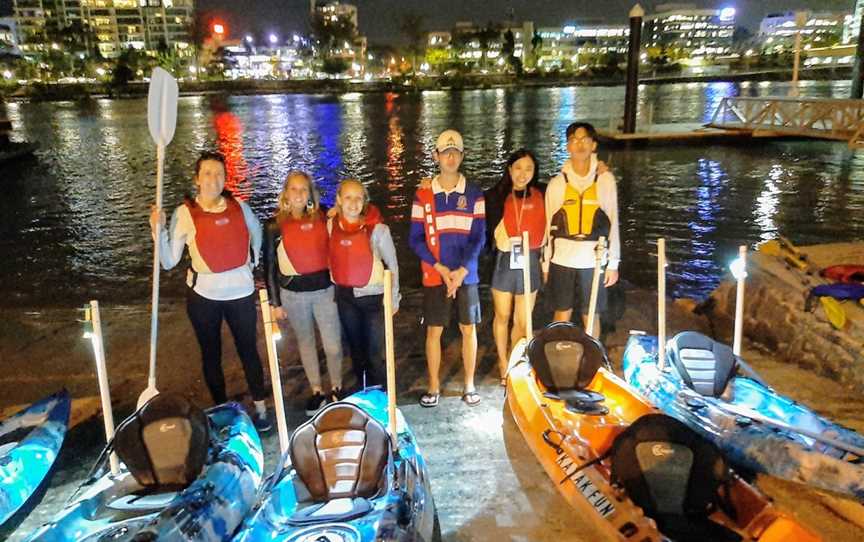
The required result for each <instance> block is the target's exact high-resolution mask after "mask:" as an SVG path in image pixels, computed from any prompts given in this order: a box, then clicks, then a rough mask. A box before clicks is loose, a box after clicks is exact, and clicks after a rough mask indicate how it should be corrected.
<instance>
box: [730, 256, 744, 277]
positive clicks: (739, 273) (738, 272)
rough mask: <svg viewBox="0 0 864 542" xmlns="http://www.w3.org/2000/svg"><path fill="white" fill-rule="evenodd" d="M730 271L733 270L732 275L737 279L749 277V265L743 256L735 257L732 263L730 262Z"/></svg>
mask: <svg viewBox="0 0 864 542" xmlns="http://www.w3.org/2000/svg"><path fill="white" fill-rule="evenodd" d="M729 271H731V272H732V276H733V277H735V280H741V279H745V278H747V265H746V264H745V263H744V260H742V259H741V258H735V259H734V260H732V263H730V264H729Z"/></svg>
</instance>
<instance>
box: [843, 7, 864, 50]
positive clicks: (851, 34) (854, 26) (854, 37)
mask: <svg viewBox="0 0 864 542" xmlns="http://www.w3.org/2000/svg"><path fill="white" fill-rule="evenodd" d="M862 16H864V0H855V5H854V6H853V9H852V21H851V22H850V24H849V25H848V26H847V27H846V31H845V32H844V34H843V43H850V42H853V41H854V42H856V43H857V42H858V34H859V33H860V32H861V17H862Z"/></svg>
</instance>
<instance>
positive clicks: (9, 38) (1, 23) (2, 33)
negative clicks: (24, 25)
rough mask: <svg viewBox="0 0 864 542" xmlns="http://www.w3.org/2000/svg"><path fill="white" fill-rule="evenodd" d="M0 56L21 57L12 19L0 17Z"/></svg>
mask: <svg viewBox="0 0 864 542" xmlns="http://www.w3.org/2000/svg"><path fill="white" fill-rule="evenodd" d="M0 56H21V50H20V49H19V48H18V29H17V25H16V24H15V19H13V18H12V17H0Z"/></svg>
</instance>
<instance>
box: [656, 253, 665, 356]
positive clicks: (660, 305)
mask: <svg viewBox="0 0 864 542" xmlns="http://www.w3.org/2000/svg"><path fill="white" fill-rule="evenodd" d="M657 366H658V367H659V368H660V371H661V372H662V371H663V369H664V367H665V366H666V239H664V238H662V237H661V238H659V239H657Z"/></svg>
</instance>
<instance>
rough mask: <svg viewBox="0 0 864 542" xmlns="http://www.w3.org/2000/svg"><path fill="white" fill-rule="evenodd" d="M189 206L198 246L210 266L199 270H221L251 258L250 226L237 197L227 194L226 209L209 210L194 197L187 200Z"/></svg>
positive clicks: (238, 265)
mask: <svg viewBox="0 0 864 542" xmlns="http://www.w3.org/2000/svg"><path fill="white" fill-rule="evenodd" d="M185 205H186V207H187V208H188V209H189V214H190V215H191V216H192V222H193V223H194V224H195V246H196V247H197V249H198V253H199V254H200V255H201V259H202V260H204V263H206V264H207V267H208V269H194V265H193V269H194V270H195V271H196V272H199V273H201V272H210V273H221V272H223V271H228V270H229V269H235V268H237V267H240V266H242V265H246V264H247V263H248V262H249V256H250V254H251V247H250V245H249V228H247V227H246V218H245V217H244V216H243V208H242V207H240V204H239V203H238V202H237V200H235V199H234V198H232V197H230V196H225V210H224V211H222V212H219V213H208V212H207V211H205V210H204V209H202V208H201V206H200V205H198V203H196V202H195V201H194V200H186V202H185Z"/></svg>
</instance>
